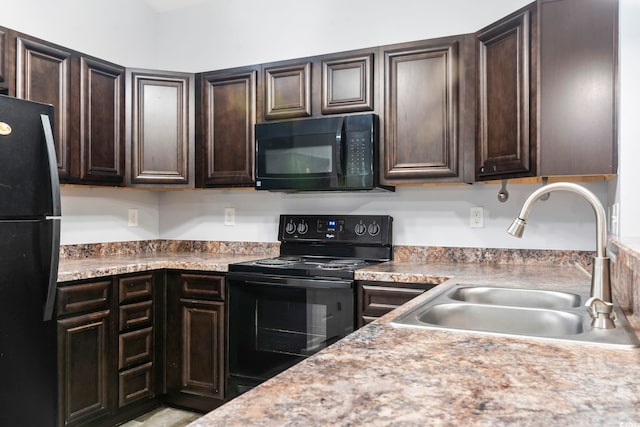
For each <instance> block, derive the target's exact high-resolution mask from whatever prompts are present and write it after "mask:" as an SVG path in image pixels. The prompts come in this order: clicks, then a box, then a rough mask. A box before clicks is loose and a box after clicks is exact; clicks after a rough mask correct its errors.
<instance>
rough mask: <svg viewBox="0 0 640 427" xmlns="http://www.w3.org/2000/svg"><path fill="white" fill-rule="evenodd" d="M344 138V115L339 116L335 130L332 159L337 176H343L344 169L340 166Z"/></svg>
mask: <svg viewBox="0 0 640 427" xmlns="http://www.w3.org/2000/svg"><path fill="white" fill-rule="evenodd" d="M345 142H346V141H345V138H344V117H340V121H339V122H338V129H337V130H336V145H335V149H334V153H335V154H334V159H335V163H336V174H337V176H338V177H339V178H341V177H342V176H344V170H343V167H342V164H343V159H344V153H343V152H342V151H343V147H344V146H345Z"/></svg>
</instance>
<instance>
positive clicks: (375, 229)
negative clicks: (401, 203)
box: [368, 222, 380, 236]
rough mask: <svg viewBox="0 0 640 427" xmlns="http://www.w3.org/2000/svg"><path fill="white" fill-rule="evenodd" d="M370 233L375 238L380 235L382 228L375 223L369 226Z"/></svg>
mask: <svg viewBox="0 0 640 427" xmlns="http://www.w3.org/2000/svg"><path fill="white" fill-rule="evenodd" d="M368 231H369V234H371V235H372V236H375V235H377V234H378V233H380V226H379V225H378V224H376V223H375V222H374V223H373V224H370V225H369V230H368Z"/></svg>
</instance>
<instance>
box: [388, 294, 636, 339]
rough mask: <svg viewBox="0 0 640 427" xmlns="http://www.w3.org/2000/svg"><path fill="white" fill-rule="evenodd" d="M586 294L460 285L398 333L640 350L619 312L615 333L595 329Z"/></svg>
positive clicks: (436, 297) (405, 321)
mask: <svg viewBox="0 0 640 427" xmlns="http://www.w3.org/2000/svg"><path fill="white" fill-rule="evenodd" d="M441 286H443V285H441ZM588 298H589V295H588V293H586V292H585V293H567V292H558V291H554V290H538V289H517V288H501V287H497V286H474V285H472V284H459V283H456V284H454V285H453V286H447V285H444V286H443V290H441V291H440V292H436V293H434V294H433V295H432V296H431V297H430V298H429V299H427V300H426V301H424V302H423V303H422V304H420V305H418V306H416V307H414V308H413V309H412V310H409V311H408V312H406V313H404V314H402V315H400V316H398V317H396V318H395V319H394V320H392V321H391V324H392V325H393V326H396V327H405V328H420V329H435V330H450V331H458V332H470V333H480V334H491V335H506V336H513V337H523V336H524V337H529V338H534V339H542V340H552V341H572V342H579V343H583V344H593V345H599V346H606V347H627V348H632V347H640V341H639V340H638V338H637V337H636V335H635V333H634V331H633V329H632V328H631V326H630V325H629V323H628V322H627V319H626V317H625V316H624V314H623V313H622V311H621V310H620V308H619V307H618V306H614V313H615V324H616V328H614V329H597V328H594V327H592V326H591V316H590V315H589V313H588V311H587V308H586V307H584V301H586V300H587V299H588Z"/></svg>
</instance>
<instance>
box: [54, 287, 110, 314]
mask: <svg viewBox="0 0 640 427" xmlns="http://www.w3.org/2000/svg"><path fill="white" fill-rule="evenodd" d="M110 287H111V280H101V281H98V282H91V283H82V284H78V285H70V286H61V287H59V288H58V295H57V301H58V302H57V310H58V316H62V315H65V314H71V313H79V312H83V311H95V310H103V309H108V308H109V288H110Z"/></svg>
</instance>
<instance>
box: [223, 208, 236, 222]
mask: <svg viewBox="0 0 640 427" xmlns="http://www.w3.org/2000/svg"><path fill="white" fill-rule="evenodd" d="M224 225H236V208H224Z"/></svg>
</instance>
